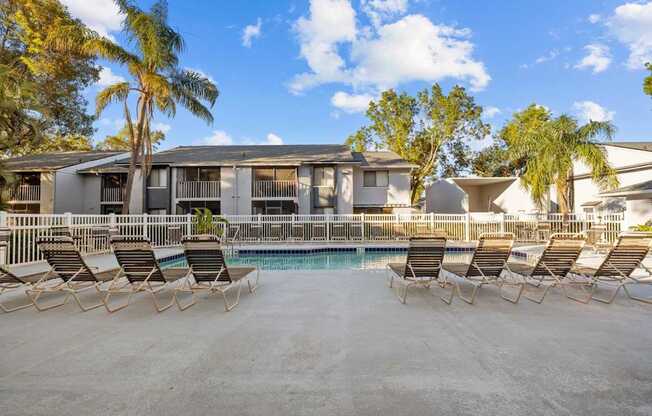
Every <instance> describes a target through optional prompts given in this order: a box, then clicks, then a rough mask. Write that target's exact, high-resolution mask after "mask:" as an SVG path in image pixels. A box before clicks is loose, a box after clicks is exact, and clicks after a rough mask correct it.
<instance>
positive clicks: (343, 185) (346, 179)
mask: <svg viewBox="0 0 652 416" xmlns="http://www.w3.org/2000/svg"><path fill="white" fill-rule="evenodd" d="M335 183H336V184H337V213H338V214H343V215H344V214H353V168H352V167H351V166H338V167H337V179H336V182H335Z"/></svg>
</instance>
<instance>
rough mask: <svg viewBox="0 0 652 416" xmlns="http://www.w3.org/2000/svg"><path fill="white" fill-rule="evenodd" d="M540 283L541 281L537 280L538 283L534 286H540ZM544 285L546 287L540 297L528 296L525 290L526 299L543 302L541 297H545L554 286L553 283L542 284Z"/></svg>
mask: <svg viewBox="0 0 652 416" xmlns="http://www.w3.org/2000/svg"><path fill="white" fill-rule="evenodd" d="M541 284H542V283H541V282H539V285H538V286H535V287H540V286H541ZM544 286H545V287H546V288H545V289H544V290H543V294H542V295H541V297H540V298H534V297H531V296H528V294H527V291H525V297H526V298H527V299H528V300H531V301H532V302H535V303H538V304H541V303H542V302H543V299H545V297H546V295H547V294H548V291H550V289H551V288H552V287H553V286H555V284H554V283H551V284H549V285H544Z"/></svg>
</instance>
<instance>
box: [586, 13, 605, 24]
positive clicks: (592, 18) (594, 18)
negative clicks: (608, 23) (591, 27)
mask: <svg viewBox="0 0 652 416" xmlns="http://www.w3.org/2000/svg"><path fill="white" fill-rule="evenodd" d="M587 20H588V21H589V23H592V24H596V23H598V22H599V21H600V20H602V16H600V15H599V14H591V15H589V17H588V19H587Z"/></svg>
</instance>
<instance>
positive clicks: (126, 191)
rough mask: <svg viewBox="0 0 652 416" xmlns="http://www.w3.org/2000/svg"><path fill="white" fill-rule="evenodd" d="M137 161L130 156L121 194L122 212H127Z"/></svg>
mask: <svg viewBox="0 0 652 416" xmlns="http://www.w3.org/2000/svg"><path fill="white" fill-rule="evenodd" d="M136 166H137V162H136V160H135V158H134V157H133V155H132V157H131V161H130V162H129V173H127V183H126V184H125V189H124V195H122V213H123V214H125V215H126V214H129V202H130V200H131V190H132V188H133V186H134V176H135V175H136Z"/></svg>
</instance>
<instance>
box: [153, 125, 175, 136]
mask: <svg viewBox="0 0 652 416" xmlns="http://www.w3.org/2000/svg"><path fill="white" fill-rule="evenodd" d="M152 130H153V131H156V130H158V131H160V132H162V133H163V134H168V132H169V131H170V130H172V126H170V125H169V124H165V123H154V124H152Z"/></svg>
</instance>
